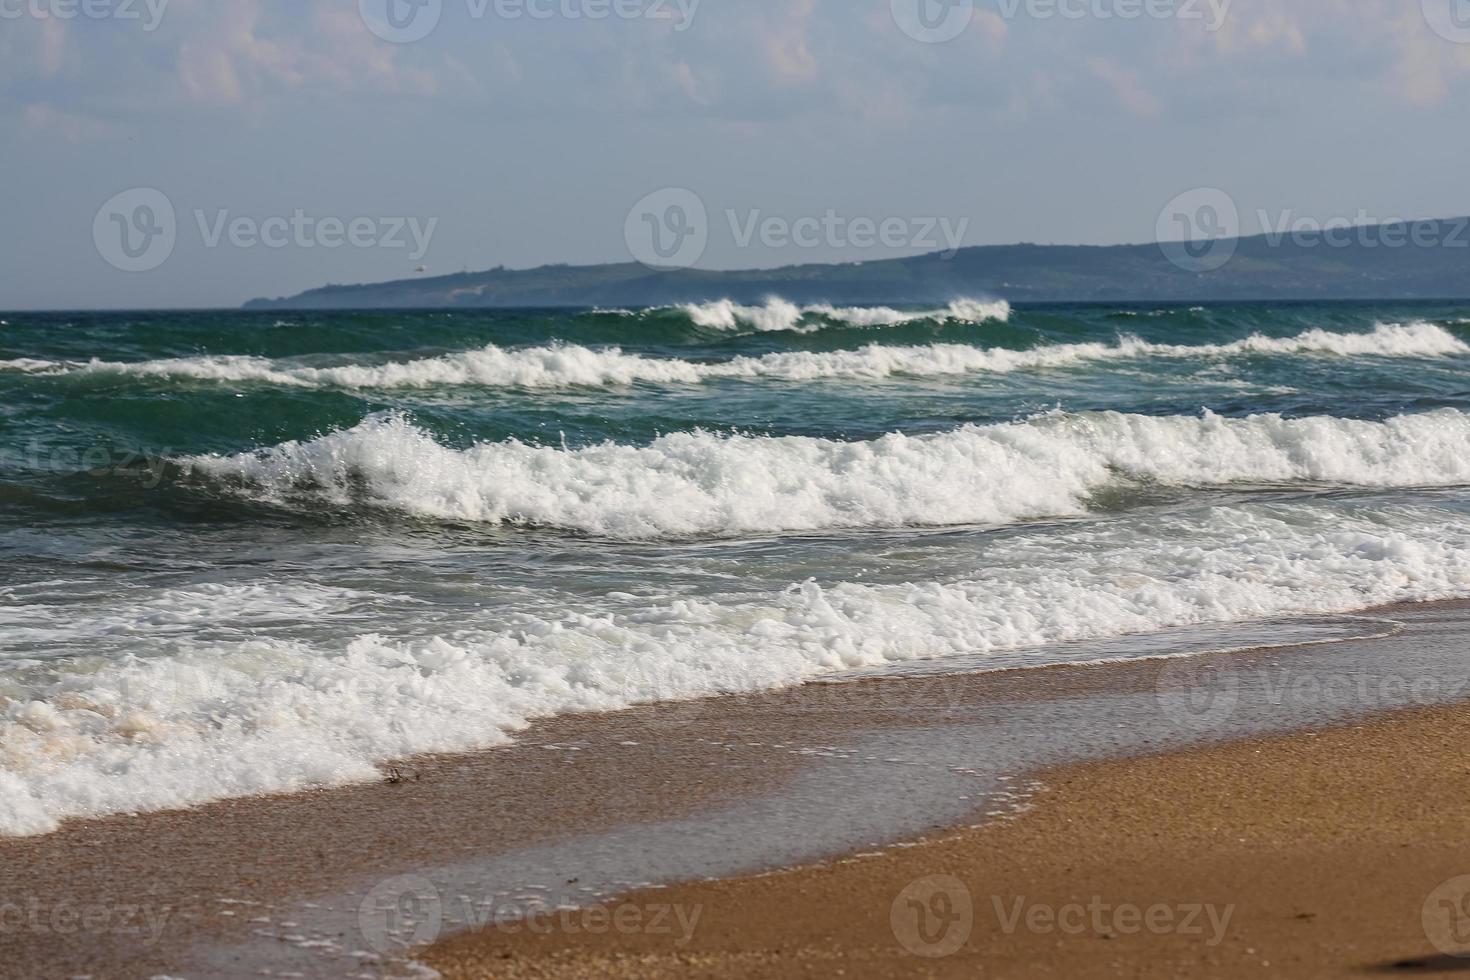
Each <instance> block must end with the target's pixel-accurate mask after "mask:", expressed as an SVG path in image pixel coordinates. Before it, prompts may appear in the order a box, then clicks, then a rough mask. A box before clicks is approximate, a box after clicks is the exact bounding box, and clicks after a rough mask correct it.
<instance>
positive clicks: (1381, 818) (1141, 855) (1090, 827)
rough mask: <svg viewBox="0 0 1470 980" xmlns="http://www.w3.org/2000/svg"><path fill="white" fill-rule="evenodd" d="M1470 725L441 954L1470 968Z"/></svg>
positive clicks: (572, 968) (1222, 973)
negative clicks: (1469, 742)
mask: <svg viewBox="0 0 1470 980" xmlns="http://www.w3.org/2000/svg"><path fill="white" fill-rule="evenodd" d="M1467 730H1470V709H1467V708H1464V707H1459V708H1450V709H1432V710H1426V711H1422V712H1416V713H1410V714H1405V715H1395V716H1391V717H1388V718H1386V719H1380V720H1375V721H1373V722H1372V723H1368V724H1360V725H1356V726H1353V727H1350V728H1346V729H1335V730H1331V731H1326V732H1321V733H1315V734H1300V735H1293V736H1285V737H1277V738H1272V739H1267V740H1261V741H1250V742H1246V743H1240V744H1232V745H1229V746H1224V747H1212V748H1208V749H1204V750H1196V751H1189V752H1183V753H1177V754H1170V755H1164V756H1156V757H1149V758H1142V759H1136V760H1128V761H1120V762H1108V763H1098V764H1091V765H1085V766H1079V767H1069V768H1064V769H1059V770H1055V771H1051V772H1047V773H1045V774H1043V775H1042V779H1043V780H1044V781H1045V783H1046V784H1047V787H1048V788H1047V789H1046V790H1045V791H1044V792H1043V793H1041V794H1040V795H1039V796H1038V797H1037V798H1036V799H1035V800H1034V805H1033V808H1032V809H1031V810H1030V811H1028V812H1026V813H1024V814H1021V815H1020V816H1018V817H1015V818H1013V819H1010V820H1007V821H1003V822H1000V823H996V824H993V825H990V826H986V827H982V828H979V829H972V830H967V831H964V832H960V833H956V834H948V835H943V836H942V837H940V838H939V839H937V840H933V841H930V842H926V843H923V844H920V845H918V846H913V847H907V848H896V849H891V850H889V851H887V852H885V853H882V854H878V855H873V856H869V857H866V858H861V859H855V858H848V859H842V860H837V861H829V862H825V863H821V864H816V865H812V866H809V867H806V868H801V869H798V870H794V871H788V872H781V873H777V874H773V875H764V876H759V877H747V878H741V879H736V880H730V881H721V882H706V883H700V884H694V885H686V886H680V887H674V888H668V889H660V890H656V891H649V892H642V893H635V894H632V895H628V896H624V897H623V898H621V899H619V900H617V901H616V902H614V903H612V904H610V905H609V906H608V907H607V908H606V909H605V910H603V912H604V914H602V915H599V916H595V917H594V916H591V915H590V914H588V913H585V912H584V913H582V914H579V915H576V916H569V917H557V916H547V917H545V918H544V919H543V921H542V922H540V923H539V924H537V925H538V926H539V928H538V930H537V933H532V932H531V931H530V929H529V928H528V926H529V925H531V924H536V923H528V924H517V925H516V926H514V927H512V926H509V925H507V926H505V927H501V928H496V927H490V928H486V929H482V930H480V931H478V932H475V933H470V934H465V935H461V936H458V937H456V938H453V939H451V940H448V941H446V942H444V943H442V944H441V945H439V946H437V947H435V948H433V949H431V950H429V951H427V952H426V953H425V954H424V959H425V960H426V962H428V963H429V964H430V965H432V966H433V967H434V968H436V969H438V970H439V971H441V972H442V973H443V975H444V976H445V977H446V978H447V980H469V978H488V977H496V978H507V980H514V978H532V977H534V978H562V977H567V978H570V977H593V976H596V977H630V978H631V977H639V978H642V977H647V978H665V977H667V978H674V977H722V978H723V977H757V976H759V977H832V976H842V977H847V978H864V977H910V976H928V977H976V976H999V977H1068V978H1076V977H1119V976H1127V977H1178V976H1191V977H1241V978H1245V977H1262V976H1280V977H1291V978H1312V977H1344V976H1353V975H1359V974H1361V975H1372V974H1375V973H1384V974H1399V973H1403V974H1410V975H1412V974H1418V973H1423V974H1449V973H1470V959H1463V960H1461V959H1455V958H1453V957H1452V956H1450V955H1448V953H1453V952H1459V951H1464V952H1465V953H1466V954H1467V955H1470V903H1467V902H1466V899H1467V897H1470V878H1466V879H1465V880H1463V881H1460V882H1458V883H1455V884H1452V885H1450V886H1449V887H1448V888H1446V887H1444V886H1445V884H1446V883H1447V882H1451V881H1452V880H1453V879H1455V878H1457V877H1459V876H1462V875H1470V808H1467V807H1466V806H1465V801H1466V799H1470V762H1467V761H1466V759H1465V755H1464V749H1463V747H1464V739H1465V732H1466V731H1467ZM1432 896H1433V897H1432ZM1426 904H1427V905H1428V908H1429V912H1428V920H1427V921H1428V923H1429V926H1428V928H1427V929H1426V919H1425V914H1426V913H1425V909H1426ZM661 908H667V909H670V910H671V913H670V914H668V915H666V916H665V917H664V919H663V920H662V921H661V922H660V920H658V919H657V918H656V916H655V915H654V914H653V912H652V911H651V910H655V909H661ZM635 913H636V914H635ZM620 917H621V919H622V927H619V926H618V924H617V923H618V921H619V918H620ZM656 923H659V924H662V925H666V926H667V927H668V928H667V929H661V928H658V927H657V926H656ZM538 933H540V934H538Z"/></svg>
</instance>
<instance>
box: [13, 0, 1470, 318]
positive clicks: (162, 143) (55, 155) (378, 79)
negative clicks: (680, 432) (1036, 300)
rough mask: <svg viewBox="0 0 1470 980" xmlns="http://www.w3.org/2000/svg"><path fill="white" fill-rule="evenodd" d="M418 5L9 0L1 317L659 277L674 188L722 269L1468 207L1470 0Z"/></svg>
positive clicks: (488, 1) (710, 0)
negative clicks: (1167, 218)
mask: <svg viewBox="0 0 1470 980" xmlns="http://www.w3.org/2000/svg"><path fill="white" fill-rule="evenodd" d="M390 2H391V3H392V4H394V5H395V11H396V13H395V17H394V20H393V23H397V24H406V25H408V26H407V27H406V28H402V29H400V28H393V27H391V26H390V23H389V21H388V20H387V15H388V13H389V11H388V8H387V4H388V3H390ZM415 2H417V3H422V4H426V6H423V7H421V8H414V7H411V6H410V5H409V0H361V2H359V0H0V160H3V161H4V168H5V171H4V173H5V181H4V188H5V189H4V191H3V195H4V197H3V211H0V217H3V222H4V228H5V231H6V234H5V235H3V237H0V309H4V308H10V309H17V308H74V307H124V306H199V305H234V304H237V303H239V302H241V301H243V300H245V299H247V298H249V297H252V296H260V295H270V296H275V295H283V294H289V293H294V292H297V291H299V290H301V289H306V288H310V287H313V286H317V285H321V284H323V283H326V282H359V281H371V280H379V279H388V278H399V277H403V276H409V275H414V274H422V273H418V270H419V268H420V267H423V268H424V269H425V270H427V272H428V273H429V274H433V273H441V272H452V271H459V270H461V269H465V268H469V269H482V268H487V267H490V266H494V265H499V264H505V265H509V266H513V267H523V266H530V265H537V264H541V263H545V262H558V261H561V262H573V263H588V262H602V261H626V260H628V259H629V257H630V254H632V253H636V247H633V246H631V245H630V240H629V228H630V227H632V226H633V225H634V224H636V222H630V218H629V213H630V209H631V208H633V207H634V205H635V204H636V203H637V202H639V201H640V200H641V199H643V198H645V196H646V195H649V194H651V193H654V192H658V191H660V190H661V189H664V188H680V189H683V190H685V191H688V192H691V193H692V194H693V195H695V198H696V199H697V200H698V202H699V203H700V204H701V205H702V206H703V207H704V209H705V215H704V219H703V220H705V221H706V222H707V223H708V228H707V229H706V232H707V234H706V235H705V236H704V237H706V238H707V245H705V247H703V248H702V249H701V250H700V252H699V254H698V256H697V262H698V264H700V265H703V266H708V267H712V268H734V267H751V266H766V265H775V264H781V263H785V262H793V261H824V262H825V261H861V260H866V259H872V258H880V257H884V256H886V255H891V254H902V253H910V252H919V251H927V250H930V249H929V248H927V247H926V246H927V245H928V243H929V239H928V238H926V237H925V236H923V235H922V234H921V233H920V232H921V230H922V229H923V228H925V227H926V226H931V227H938V225H936V224H933V223H934V222H937V221H940V220H943V221H945V222H946V224H945V227H949V228H951V229H955V228H960V227H962V228H963V235H962V238H963V241H962V242H961V243H962V244H965V245H979V244H995V243H1007V242H1015V241H1036V242H1084V243H1112V242H1120V241H1149V240H1153V239H1154V238H1155V235H1156V229H1157V228H1158V227H1159V225H1160V216H1161V211H1162V210H1163V209H1166V207H1167V206H1168V205H1169V202H1170V201H1171V200H1173V199H1175V197H1176V196H1177V195H1179V194H1181V193H1182V192H1187V191H1190V190H1192V189H1195V188H1217V189H1220V190H1222V191H1224V193H1225V194H1226V195H1228V197H1229V199H1230V200H1231V201H1232V202H1233V204H1234V205H1235V206H1236V207H1237V209H1238V213H1239V227H1240V228H1241V230H1242V231H1245V232H1252V231H1255V230H1258V226H1259V225H1260V223H1261V219H1262V217H1267V218H1268V219H1269V221H1270V222H1272V223H1276V222H1279V221H1280V219H1281V218H1282V217H1283V216H1291V217H1303V218H1310V219H1314V220H1318V221H1325V220H1328V219H1349V220H1360V219H1367V220H1371V221H1378V220H1391V219H1395V218H1411V217H1421V216H1430V215H1451V214H1465V213H1470V182H1467V181H1466V179H1465V177H1464V161H1465V160H1467V159H1470V126H1467V125H1466V119H1465V110H1464V105H1465V97H1466V94H1467V91H1470V0H1423V2H1422V3H1421V0H1290V2H1286V0H1197V2H1196V0H974V2H973V3H971V2H970V0H784V2H773V0H698V2H696V0H415ZM1058 5H1060V6H1058ZM84 7H85V9H83V8H84ZM424 18H427V19H424ZM431 22H432V23H431ZM429 27H431V28H432V29H428V28H429ZM420 32H422V33H423V34H424V36H423V37H422V38H419V39H411V36H412V35H415V34H417V33H420ZM380 35H386V36H387V39H385V38H384V37H383V36H380ZM951 35H952V36H951ZM138 188H146V189H150V194H151V193H152V192H157V194H161V195H162V200H164V201H166V202H167V204H168V206H169V207H171V209H172V211H173V216H172V219H171V221H172V225H171V236H170V241H169V245H168V248H167V254H166V255H164V256H162V258H161V259H160V260H159V261H156V262H155V261H154V260H155V259H159V255H160V254H161V253H158V254H152V255H145V258H144V259H143V260H141V264H142V265H146V266H148V268H146V269H142V270H140V271H126V268H125V267H126V266H128V264H129V262H128V260H126V259H125V258H122V257H120V256H119V255H118V254H117V253H116V242H114V243H113V245H112V246H108V245H106V244H105V242H104V240H105V239H106V238H107V236H108V235H113V236H114V237H115V236H117V235H121V234H123V233H125V232H126V233H128V234H138V235H141V234H143V233H144V232H148V231H157V230H158V229H159V228H161V227H162V226H161V225H160V224H159V221H161V220H163V218H162V216H161V215H160V213H159V210H158V208H155V207H153V206H152V204H153V203H156V202H157V201H158V200H159V198H158V197H157V196H149V197H147V198H139V197H138V196H137V193H136V192H135V189H138ZM119 195H121V196H119ZM140 201H142V202H144V203H149V205H150V206H149V208H148V209H147V210H143V211H140V210H139V203H140ZM108 202H114V203H113V204H112V205H111V206H110V207H109V208H104V204H107V203H108ZM150 219H151V220H150ZM803 222H805V225H804V227H805V228H806V229H807V230H808V231H809V232H810V231H812V230H813V229H816V228H818V227H819V226H820V228H821V231H820V232H815V233H813V234H808V235H803V236H797V237H799V238H800V239H801V240H800V241H799V242H798V241H793V240H792V235H791V234H790V232H791V231H792V229H793V228H794V227H802V226H803V225H802V223H803ZM863 222H870V223H871V225H872V226H874V227H880V226H882V225H883V223H884V222H888V223H889V224H890V225H891V227H892V230H894V232H895V234H893V235H886V236H877V237H878V238H881V239H882V240H873V238H874V236H871V235H863V234H861V233H859V234H856V235H855V234H852V233H851V232H852V230H853V229H854V228H855V227H856V228H858V229H859V231H861V230H862V225H863ZM129 226H131V227H129ZM414 229H416V230H417V236H415V234H414V233H413V230H414ZM756 229H761V230H759V231H757V230H756ZM783 229H784V231H785V232H786V234H782V231H783ZM752 232H754V233H752ZM935 237H939V236H938V233H937V232H936V233H935ZM145 240H146V241H153V240H154V239H151V238H150V239H141V238H140V239H137V241H139V242H142V241H145ZM939 240H940V247H943V244H944V243H943V241H942V237H941V238H939ZM99 242H104V243H103V244H99ZM135 264H137V263H135ZM120 266H122V267H120Z"/></svg>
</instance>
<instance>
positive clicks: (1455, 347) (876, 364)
mask: <svg viewBox="0 0 1470 980" xmlns="http://www.w3.org/2000/svg"><path fill="white" fill-rule="evenodd" d="M1250 354H1276V355H1312V354H1325V355H1339V356H1364V357H1439V356H1447V355H1463V354H1470V345H1467V344H1465V343H1464V342H1463V341H1461V340H1459V339H1458V338H1456V337H1455V336H1453V335H1452V334H1450V333H1449V332H1448V331H1447V330H1445V329H1444V328H1443V327H1439V326H1436V325H1434V324H1432V323H1410V324H1390V325H1380V326H1379V327H1377V328H1376V329H1374V330H1373V331H1372V332H1370V333H1331V332H1328V331H1325V330H1308V331H1307V332H1305V333H1302V334H1299V335H1297V336H1295V337H1281V338H1276V337H1263V336H1260V335H1257V336H1253V337H1248V338H1246V339H1244V340H1239V341H1234V342H1232V343H1226V344H1203V345H1194V346H1190V345H1182V344H1155V343H1149V342H1146V341H1143V340H1140V339H1138V338H1137V337H1126V336H1125V337H1123V338H1120V339H1119V340H1118V341H1117V342H1116V343H1112V344H1104V343H1080V344H1057V345H1052V346H1047V347H1038V348H1034V349H1032V350H1010V349H1008V348H1003V347H993V348H980V347H971V346H968V345H964V344H932V345H928V346H921V347H886V346H881V345H877V344H874V345H870V346H867V347H863V348H860V349H858V350H850V351H819V352H813V351H785V352H778V353H773V354H767V355H765V356H762V357H736V358H733V359H731V360H728V361H720V362H717V363H701V362H696V361H686V360H680V359H674V358H652V357H644V356H641V355H638V354H627V353H624V352H623V351H621V350H619V349H616V348H610V349H604V350H594V349H592V348H588V347H582V346H579V345H575V344H564V345H555V346H550V347H528V348H522V349H506V348H501V347H497V346H495V345H493V344H492V345H490V346H488V347H485V348H482V349H479V350H472V351H463V352H459V353H455V354H445V355H443V356H440V357H428V358H421V359H418V360H411V361H397V362H390V363H387V364H369V365H352V364H349V365H342V366H338V367H322V368H317V367H302V366H296V365H292V364H290V363H289V362H284V361H273V360H269V359H267V358H261V357H248V356H216V357H190V358H176V359H166V360H157V361H141V362H134V363H128V362H107V361H91V362H85V363H83V362H73V363H63V362H56V361H41V360H34V359H26V360H16V361H0V370H12V371H22V372H26V373H32V374H43V375H45V374H51V375H67V374H119V375H133V376H138V377H169V378H189V379H194V380H202V381H219V382H229V381H247V382H260V383H266V384H276V385H287V386H304V387H341V388H428V387H434V386H440V385H482V386H486V387H506V388H538V389H539V388H566V387H579V386H580V387H606V386H609V385H631V384H638V383H646V384H699V383H701V382H705V381H710V380H719V379H746V380H759V379H771V380H779V381H814V380H822V379H846V380H859V381H862V380H881V379H884V378H889V377H945V376H955V375H965V374H975V373H1007V372H1011V371H1021V370H1028V369H1042V368H1053V367H1067V366H1070V365H1075V364H1083V363H1088V362H1104V361H1116V360H1128V359H1138V358H1147V357H1168V358H1192V357H1193V358H1210V357H1229V356H1236V355H1250Z"/></svg>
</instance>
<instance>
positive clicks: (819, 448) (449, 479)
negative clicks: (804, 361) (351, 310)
mask: <svg viewBox="0 0 1470 980" xmlns="http://www.w3.org/2000/svg"><path fill="white" fill-rule="evenodd" d="M1467 439H1470V415H1467V414H1466V413H1463V412H1460V411H1457V410H1454V409H1443V410H1440V411H1437V412H1432V413H1428V414H1423V415H1408V416H1400V417H1397V418H1392V419H1389V420H1387V421H1385V422H1364V421H1353V420H1348V419H1337V418H1328V417H1318V418H1303V419H1286V418H1282V417H1281V416H1276V415H1262V416H1253V417H1250V418H1245V419H1227V418H1221V417H1219V416H1215V415H1212V414H1206V415H1204V416H1203V417H1184V416H1175V417H1165V418H1155V417H1149V416H1139V415H1122V414H1118V413H1113V412H1105V413H1086V414H1080V415H1067V414H1059V413H1058V414H1049V415H1044V416H1039V417H1036V418H1033V419H1030V420H1027V421H1024V422H1016V423H1007V424H1002V425H990V426H975V425H970V426H965V427H963V428H961V429H957V430H954V431H952V432H946V433H941V434H937V435H928V436H916V437H911V436H905V435H901V434H893V435H887V436H884V437H882V438H880V439H876V440H872V441H869V442H855V443H848V442H836V441H831V440H825V439H814V438H807V437H797V436H788V437H755V436H744V435H716V434H712V433H708V432H692V433H676V434H672V435H667V436H663V437H661V438H659V439H657V440H655V441H654V442H652V443H651V444H649V445H647V446H627V445H620V444H616V443H604V444H601V445H597V446H590V447H587V448H582V449H562V448H555V447H550V446H532V445H527V444H525V443H521V442H515V441H512V442H503V443H483V444H479V445H475V446H472V447H470V448H468V449H464V450H456V449H452V448H449V447H446V446H444V445H441V444H440V443H438V442H436V441H435V440H434V438H433V437H432V436H431V435H429V434H428V433H427V432H425V431H423V430H422V429H419V428H418V427H416V426H414V425H413V424H412V423H411V422H409V421H408V420H407V419H405V418H403V417H401V416H397V415H388V416H378V417H373V418H369V419H367V420H365V421H364V422H363V423H362V424H360V425H358V426H356V427H354V428H352V429H348V430H343V431H338V432H334V433H331V434H329V435H326V436H322V437H320V438H318V439H314V440H311V441H309V442H288V443H284V444H282V445H280V446H276V447H273V448H270V449H265V450H261V451H257V452H254V453H245V454H241V455H236V456H228V457H192V458H190V459H187V460H185V461H184V463H185V465H186V466H188V467H190V468H191V469H192V470H194V471H197V472H200V473H203V474H206V475H208V476H211V477H214V478H219V479H224V480H229V481H237V482H238V483H239V484H240V485H241V486H242V487H243V489H244V492H246V493H247V494H250V495H253V496H259V497H263V498H266V499H271V500H277V501H288V500H291V499H292V498H293V497H296V496H298V495H303V494H304V495H305V496H306V498H307V499H308V500H309V501H311V503H312V505H313V506H320V505H321V504H322V503H323V502H327V503H329V504H331V505H333V506H337V507H351V506H355V505H357V504H359V503H362V504H366V505H369V506H375V507H381V508H387V509H391V510H395V511H399V512H403V513H408V514H412V515H416V516H422V517H430V518H436V519H444V520H462V521H475V522H483V523H489V524H505V525H512V526H546V527H557V528H563V529H568V530H574V531H580V532H586V533H591V534H596V535H603V536H608V537H615V538H625V539H652V538H659V537H670V536H672V537H680V536H692V535H729V534H747V533H780V532H795V531H817V530H824V529H835V528H870V527H907V526H946V525H964V524H1008V523H1013V522H1017V521H1025V520H1035V519H1041V518H1050V517H1066V516H1081V515H1084V514H1086V513H1088V512H1089V511H1090V510H1091V509H1092V506H1091V499H1090V498H1091V497H1092V496H1093V495H1094V494H1096V493H1097V492H1098V491H1101V490H1103V489H1104V488H1106V487H1108V486H1109V485H1113V484H1116V483H1117V482H1118V481H1119V480H1120V479H1121V480H1129V481H1148V482H1153V483H1158V484H1165V485H1172V486H1181V487H1184V486H1215V485H1229V484H1236V483H1246V484H1257V485H1258V484H1302V483H1308V484H1329V485H1339V486H1355V487H1362V486H1366V487H1413V486H1431V485H1432V486H1458V485H1465V484H1470V456H1467V455H1466V454H1465V453H1464V452H1463V447H1464V445H1465V443H1466V440H1467Z"/></svg>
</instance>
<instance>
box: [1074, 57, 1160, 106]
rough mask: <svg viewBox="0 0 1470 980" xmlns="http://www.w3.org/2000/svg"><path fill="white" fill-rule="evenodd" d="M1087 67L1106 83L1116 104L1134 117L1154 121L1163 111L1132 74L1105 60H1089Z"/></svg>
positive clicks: (1154, 98)
mask: <svg viewBox="0 0 1470 980" xmlns="http://www.w3.org/2000/svg"><path fill="white" fill-rule="evenodd" d="M1087 65H1088V68H1089V69H1090V70H1091V71H1092V74H1093V75H1095V76H1096V77H1097V78H1099V79H1101V80H1102V81H1103V82H1106V83H1107V85H1108V87H1109V88H1110V89H1111V90H1112V92H1113V95H1114V96H1115V97H1116V98H1117V100H1118V102H1119V103H1120V104H1121V105H1122V106H1123V107H1124V108H1125V109H1127V110H1128V111H1129V112H1131V113H1133V114H1134V115H1135V116H1141V117H1143V118H1145V119H1154V118H1157V117H1158V116H1159V115H1160V114H1161V113H1162V112H1163V111H1164V107H1163V104H1162V103H1160V102H1159V100H1158V99H1157V98H1156V97H1155V96H1154V95H1153V93H1151V92H1149V91H1148V90H1147V89H1145V88H1144V87H1143V83H1142V82H1141V81H1140V80H1139V78H1138V75H1137V74H1135V73H1134V72H1131V71H1129V70H1128V69H1126V68H1122V67H1120V66H1118V65H1116V64H1114V63H1113V62H1111V61H1109V60H1107V59H1106V58H1091V59H1089V60H1088V62H1087Z"/></svg>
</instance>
